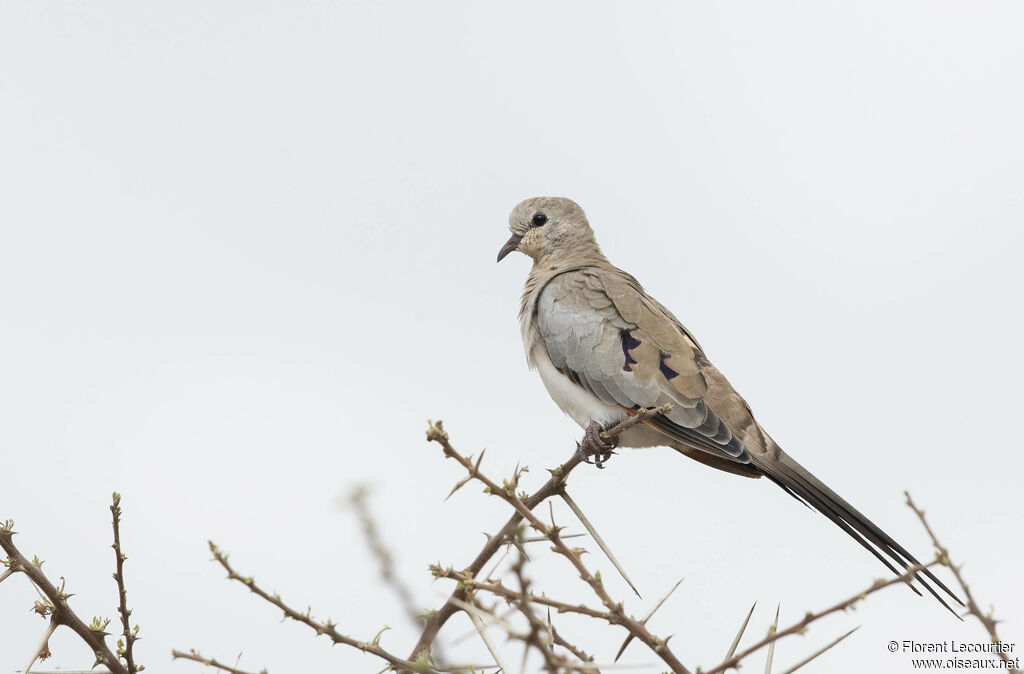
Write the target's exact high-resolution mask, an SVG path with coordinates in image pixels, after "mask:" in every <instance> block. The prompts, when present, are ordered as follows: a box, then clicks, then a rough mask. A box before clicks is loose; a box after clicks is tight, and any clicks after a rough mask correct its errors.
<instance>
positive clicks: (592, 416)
mask: <svg viewBox="0 0 1024 674" xmlns="http://www.w3.org/2000/svg"><path fill="white" fill-rule="evenodd" d="M527 358H528V360H529V361H530V365H531V366H533V367H535V368H537V372H538V373H539V374H540V379H541V381H543V382H544V388H546V389H547V390H548V395H550V396H551V399H552V400H554V401H555V404H556V405H558V407H560V408H561V410H562V411H563V412H565V413H566V414H567V415H569V416H570V417H572V419H573V421H575V422H576V423H578V424H579V425H580V426H582V427H583V428H586V427H587V426H589V425H590V423H591V422H592V421H597V422H598V423H601V424H607V423H608V422H610V421H619V420H620V419H624V418H625V417H626V412H625V410H623V409H622V408H621V407H619V406H618V405H612V404H609V403H606V402H605V401H603V400H601V399H600V398H598V397H597V396H595V395H594V394H593V393H591V392H590V391H587V390H586V389H584V388H583V387H582V386H578V385H576V384H574V383H573V382H572V381H571V380H570V379H569V378H568V377H566V376H565V375H564V374H562V373H561V372H559V371H558V370H557V369H555V366H554V364H552V362H551V359H550V358H549V357H548V352H547V349H545V348H544V345H543V344H542V343H541V342H540V340H537V341H534V343H533V347H532V348H531V349H530V351H529V352H528V353H527Z"/></svg>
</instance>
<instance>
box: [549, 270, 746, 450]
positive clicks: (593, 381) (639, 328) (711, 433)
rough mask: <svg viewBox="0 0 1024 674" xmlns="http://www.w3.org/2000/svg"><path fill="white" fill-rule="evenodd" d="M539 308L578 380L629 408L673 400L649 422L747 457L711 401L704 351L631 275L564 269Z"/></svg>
mask: <svg viewBox="0 0 1024 674" xmlns="http://www.w3.org/2000/svg"><path fill="white" fill-rule="evenodd" d="M534 311H535V319H534V320H535V321H536V325H537V328H538V332H539V334H540V337H541V339H542V340H543V344H544V347H545V348H546V350H547V354H548V357H549V358H550V359H551V362H552V364H553V365H554V366H555V368H557V369H558V370H559V371H560V372H561V373H562V374H563V375H564V376H566V377H568V378H569V379H571V380H572V381H573V382H574V383H576V384H577V385H578V386H581V387H582V388H584V389H586V390H587V391H590V392H591V393H593V394H594V395H595V396H597V397H598V398H600V399H601V400H603V401H605V402H607V403H611V404H618V405H621V406H622V407H623V408H625V409H627V410H635V409H639V408H641V407H657V406H660V405H663V404H665V403H671V404H672V411H671V412H669V413H668V414H667V415H663V416H657V417H652V418H650V419H649V420H648V423H649V424H650V425H652V426H653V427H655V428H657V429H658V430H659V431H661V432H662V433H664V434H665V435H667V436H669V437H670V438H673V439H675V440H677V441H678V442H680V443H682V444H684V445H686V446H688V447H692V448H694V449H697V450H700V451H702V452H706V453H709V454H710V455H712V456H714V457H716V458H719V459H725V460H728V461H730V462H734V463H739V464H746V463H749V461H750V455H749V452H748V451H747V448H746V447H745V446H744V444H743V441H742V439H741V438H740V437H738V436H737V435H736V434H735V433H734V432H733V431H732V429H731V428H730V427H729V424H728V423H726V422H725V420H723V419H722V418H721V417H720V416H719V415H718V414H716V413H715V411H713V410H712V408H711V407H710V406H709V405H708V404H707V402H706V401H705V396H706V394H707V393H708V384H707V381H706V379H705V377H704V374H703V373H702V372H701V362H702V361H704V362H706V361H705V359H704V358H703V354H702V353H701V352H700V349H699V348H698V347H697V346H696V344H695V343H694V342H693V341H692V340H691V339H690V338H689V337H688V336H687V334H686V333H685V331H684V330H681V329H680V328H679V327H677V325H676V324H675V321H674V319H673V318H671V316H670V315H666V313H665V311H664V310H663V309H662V308H661V306H660V305H658V304H657V302H654V301H653V300H651V299H650V298H648V297H647V296H646V294H644V293H643V291H642V290H640V288H639V285H638V284H636V281H635V280H634V279H632V277H629V276H627V275H625V274H624V273H622V272H618V270H615V271H609V270H603V269H596V268H589V267H588V268H584V269H578V270H575V271H571V272H567V273H563V274H560V275H558V276H555V277H554V278H553V279H551V280H550V281H549V282H548V283H547V284H546V285H545V286H544V287H543V288H542V289H541V290H540V293H539V297H538V299H537V303H536V305H535V309H534Z"/></svg>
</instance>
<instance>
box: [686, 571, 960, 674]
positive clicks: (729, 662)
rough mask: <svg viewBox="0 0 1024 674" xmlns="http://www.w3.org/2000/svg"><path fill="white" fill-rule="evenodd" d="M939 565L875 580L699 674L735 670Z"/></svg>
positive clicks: (715, 673)
mask: <svg viewBox="0 0 1024 674" xmlns="http://www.w3.org/2000/svg"><path fill="white" fill-rule="evenodd" d="M940 563H941V562H940V561H939V560H937V559H936V560H933V561H931V562H928V563H927V564H914V565H913V566H910V567H907V572H906V573H904V574H902V575H900V576H896V577H894V578H890V579H888V580H876V581H875V582H874V583H872V584H871V587H869V588H867V589H866V590H864V591H862V592H858V593H857V594H855V595H853V596H852V597H848V598H846V599H844V600H842V601H840V602H837V603H835V604H833V605H832V606H829V607H828V608H826V609H823V610H821V611H816V612H808V613H807V614H806V615H805V616H804V617H803V618H801V619H800V620H798V621H796V622H795V623H793V624H792V625H790V626H789V627H787V628H785V629H781V630H780V629H777V628H776V629H774V630H772V632H771V634H769V635H768V636H766V637H765V638H764V639H761V640H760V641H758V642H757V643H755V644H753V645H752V646H749V647H747V648H745V649H744V650H742V651H740V652H739V653H737V654H736V655H734V656H732V657H731V658H727V659H726V660H724V661H723V662H722V663H721V664H719V665H717V666H715V667H714V668H713V669H709V670H708V671H707V672H704V671H703V670H701V672H702V674H719V672H724V671H726V670H727V669H735V668H736V666H737V665H738V664H739V662H740V660H743V659H744V658H746V657H747V656H749V655H751V654H753V653H756V652H757V651H759V650H761V649H762V648H765V647H767V646H770V645H772V644H774V643H775V642H776V641H778V640H779V639H782V638H783V637H788V636H790V635H792V634H803V633H804V631H805V630H806V629H807V627H808V626H809V625H810V624H811V623H813V622H816V621H818V620H821V619H822V618H824V617H825V616H827V615H831V614H833V613H836V612H838V611H847V610H849V609H852V608H853V607H854V606H855V605H856V604H857V602H860V601H864V599H866V598H867V597H868V596H869V595H872V594H874V593H875V592H878V591H879V590H882V589H884V588H887V587H889V586H890V585H896V584H897V583H907V582H909V581H910V580H912V579H913V578H914V577H915V575H914V574H916V573H918V572H919V571H923V570H924V569H927V568H930V567H933V566H936V565H937V564H940ZM837 643H838V642H837ZM822 652H824V651H822ZM819 655H820V653H819Z"/></svg>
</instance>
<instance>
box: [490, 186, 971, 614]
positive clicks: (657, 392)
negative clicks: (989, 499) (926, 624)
mask: <svg viewBox="0 0 1024 674" xmlns="http://www.w3.org/2000/svg"><path fill="white" fill-rule="evenodd" d="M509 229H510V230H511V231H512V236H511V238H510V239H509V240H508V242H507V243H506V244H505V246H504V247H503V248H502V249H501V252H500V253H499V255H498V260H499V261H500V260H501V259H502V258H503V257H505V256H506V255H507V254H509V253H510V252H512V251H519V252H522V253H525V254H526V255H528V256H530V257H531V258H532V259H533V268H532V269H531V270H530V274H529V276H528V277H527V280H526V287H525V289H524V291H523V295H522V299H521V302H520V308H519V320H520V326H521V329H522V338H523V345H524V347H525V349H526V355H527V359H528V361H529V364H530V366H531V367H532V368H535V369H537V371H538V372H539V374H540V376H541V379H542V380H543V382H544V386H545V387H546V388H547V390H548V393H550V394H551V397H552V398H553V399H554V401H555V403H556V404H558V406H559V407H560V408H561V409H562V411H564V412H565V413H566V414H568V415H569V416H570V417H572V418H573V419H574V420H575V421H576V422H577V423H578V424H580V426H582V427H584V428H587V427H588V426H590V425H591V424H592V423H594V422H597V423H599V424H602V425H607V424H612V423H615V422H617V421H620V420H622V419H624V418H626V417H627V416H628V415H630V414H631V413H633V412H634V411H635V410H636V409H639V408H641V407H656V406H660V405H663V404H664V403H671V404H672V410H671V412H669V413H668V414H667V415H664V416H653V417H650V418H648V419H646V420H644V422H643V423H641V424H639V425H637V426H634V427H633V428H631V429H629V430H628V431H626V432H625V433H623V434H622V435H621V436H620V438H619V441H620V444H621V446H624V447H651V446H657V445H665V446H668V447H671V448H673V449H675V450H677V451H679V452H681V453H682V454H685V455H686V456H688V457H690V458H692V459H695V460H697V461H700V462H701V463H704V464H706V465H708V466H711V467H712V468H717V469H719V470H724V471H727V472H730V473H734V474H737V475H742V476H745V477H751V478H758V477H762V476H765V477H768V478H769V479H770V480H772V481H773V482H775V483H776V484H778V485H779V486H780V487H782V488H783V489H784V490H786V492H788V493H789V494H791V495H792V496H794V497H796V498H797V499H798V500H800V501H802V502H803V503H805V504H807V505H809V506H811V507H813V508H814V509H816V510H818V511H819V512H821V513H822V514H823V515H825V516H826V517H828V518H829V519H830V520H831V521H832V522H833V523H835V524H836V525H837V526H839V527H840V528H841V529H843V531H845V532H846V533H847V534H849V535H850V536H851V537H853V538H854V539H855V540H856V541H857V542H858V543H860V544H861V545H862V546H863V547H864V548H866V549H867V550H869V551H870V552H871V553H872V554H873V555H874V556H875V557H877V558H878V559H879V560H881V561H882V563H883V564H885V565H886V566H887V567H888V568H889V569H890V570H892V571H893V572H894V573H900V571H899V570H898V569H897V566H899V567H903V568H907V567H908V566H909V565H911V564H916V563H917V560H916V559H915V558H914V557H913V556H912V555H911V554H910V553H909V552H907V550H906V549H904V548H903V547H902V546H901V545H900V544H899V543H897V542H896V541H894V540H893V539H892V538H891V537H890V536H889V535H888V534H886V533H885V532H884V531H882V530H881V529H880V528H879V527H877V526H876V525H875V524H874V523H873V522H871V521H870V520H869V519H868V518H867V517H865V516H864V515H863V514H861V513H860V512H859V511H858V510H857V509H856V508H854V507H853V506H852V505H850V504H849V503H848V502H846V501H845V500H844V499H842V498H841V497H840V496H839V495H837V494H836V493H835V492H833V491H832V490H831V489H829V488H828V487H827V486H826V485H825V484H824V483H823V482H821V481H820V480H818V479H817V478H816V477H814V476H813V475H812V474H811V473H810V472H809V471H807V470H806V469H805V468H804V467H803V466H801V465H800V464H799V463H797V462H796V461H795V460H794V459H793V458H792V457H790V456H789V455H788V454H786V453H785V452H783V451H782V449H781V448H780V447H779V446H778V445H777V444H776V443H775V441H774V440H772V438H771V437H770V436H769V435H768V434H767V433H766V432H765V431H764V429H763V428H761V426H760V425H759V424H758V423H757V421H756V420H755V419H754V415H753V413H752V412H751V410H750V407H749V406H748V405H747V403H746V401H745V400H744V399H743V398H742V397H741V396H740V395H739V394H738V393H737V392H736V391H735V389H733V387H732V385H731V384H730V383H729V381H728V380H727V379H726V378H725V376H724V375H723V374H722V373H721V372H719V371H718V369H717V368H715V366H714V365H712V364H711V362H710V361H709V360H708V358H707V357H706V356H705V354H704V351H703V349H702V348H701V347H700V345H699V344H698V343H697V340H696V339H694V337H693V335H691V334H690V333H689V331H687V329H686V328H685V327H684V326H683V324H682V323H680V322H679V320H678V319H677V318H676V317H675V316H673V315H672V313H671V312H670V311H668V309H666V308H665V307H663V306H662V305H661V304H660V303H658V301H657V300H655V299H654V298H653V297H651V296H650V295H648V294H647V293H646V292H645V291H644V289H643V287H642V286H641V285H640V283H639V282H638V281H637V280H636V279H635V278H633V277H632V276H630V275H629V274H627V273H626V272H624V271H622V270H621V269H619V268H617V267H615V266H614V265H612V264H611V263H610V262H609V261H608V259H607V258H606V257H605V256H604V254H603V253H602V252H601V249H600V248H599V246H598V245H597V242H596V241H595V239H594V233H593V231H592V230H591V228H590V225H589V223H588V222H587V219H586V216H585V215H584V213H583V210H582V209H581V208H580V207H579V206H578V205H577V204H576V203H574V202H572V201H570V200H569V199H562V198H555V197H538V198H534V199H527V200H526V201H523V202H522V203H520V204H519V205H518V206H516V207H515V209H514V210H513V211H512V214H511V216H510V217H509ZM921 575H923V576H925V577H926V578H927V580H925V579H924V578H920V577H918V580H919V581H920V582H921V584H922V585H923V586H924V587H925V588H926V589H927V590H928V592H930V593H931V594H932V595H933V596H934V597H935V598H936V599H938V600H939V602H941V603H942V605H943V606H946V608H950V607H949V605H948V604H947V603H946V602H945V600H944V599H943V597H942V596H940V595H939V593H938V592H937V591H936V590H935V589H934V588H933V587H932V586H931V584H930V583H929V582H928V581H931V583H934V584H935V585H936V586H937V587H939V588H941V589H942V590H943V591H944V592H945V593H947V594H948V595H949V596H950V597H952V598H953V599H954V600H955V601H957V602H960V600H959V599H958V598H957V597H956V596H955V595H954V594H953V593H952V592H950V590H949V589H948V588H947V587H946V586H945V585H943V584H942V582H941V581H939V580H938V579H937V578H936V577H935V576H934V575H933V574H932V573H931V572H930V571H927V570H926V571H924V572H923V573H922V574H921ZM911 587H913V586H911ZM914 590H915V592H916V591H917V590H916V588H914ZM960 603H962V602H960ZM950 610H952V609H950ZM954 614H955V612H954Z"/></svg>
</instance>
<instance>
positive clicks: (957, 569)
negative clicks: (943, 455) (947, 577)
mask: <svg viewBox="0 0 1024 674" xmlns="http://www.w3.org/2000/svg"><path fill="white" fill-rule="evenodd" d="M903 495H904V496H906V497H907V506H908V507H909V508H910V509H911V510H913V511H914V514H915V515H917V518H918V519H919V520H921V525H922V526H923V527H924V530H925V531H927V532H928V536H929V537H930V538H931V539H932V545H933V546H935V551H936V554H937V555H938V558H939V561H941V562H942V563H943V564H945V565H947V566H949V568H950V570H951V571H952V572H953V577H954V578H956V582H957V583H959V584H960V587H961V589H963V591H964V594H965V595H966V596H967V613H965V614H964V615H972V616H974V617H975V618H977V619H978V620H979V621H980V622H981V624H982V626H983V627H984V628H985V631H986V632H988V636H989V638H991V639H992V643H998V642H1000V641H1001V640H1000V639H999V635H998V634H997V633H996V624H997V623H998V622H999V621H998V620H996V619H995V617H994V616H993V613H992V612H989V613H985V612H984V611H982V610H981V607H979V606H978V602H976V601H975V600H974V595H973V594H971V588H970V587H968V585H967V581H966V580H964V577H963V575H962V571H963V568H964V567H963V564H961V565H959V566H957V565H956V564H954V563H953V561H952V560H951V559H950V557H949V550H947V549H946V547H945V546H944V545H942V543H940V542H939V539H938V537H936V535H935V532H934V531H932V528H931V525H929V524H928V520H926V519H925V516H924V510H921V509H920V508H918V507H917V505H916V504H915V503H914V499H912V498H910V492H908V491H905V492H903ZM998 655H999V657H1000V658H1001V659H1002V660H1003V662H1004V663H1005V664H1006V665H1007V670H1008V671H1010V672H1015V673H1016V674H1020V671H1021V670H1019V669H1016V668H1014V667H1012V666H1011V665H1012V663H1013V660H1011V659H1010V656H1008V655H1007V654H1006V653H1004V652H1003V651H998Z"/></svg>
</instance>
